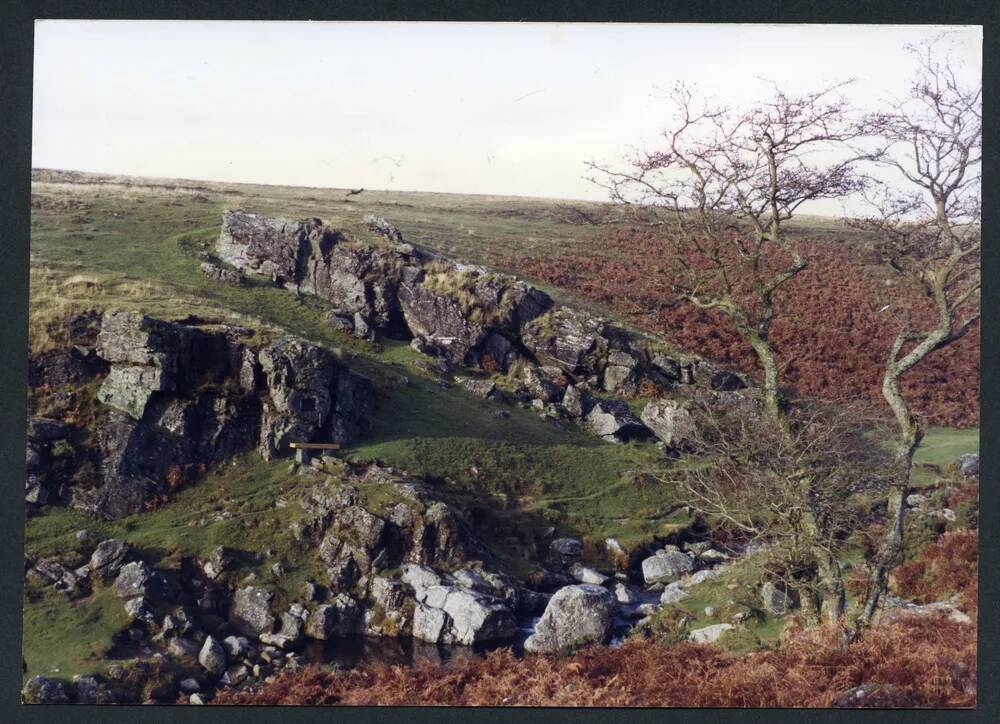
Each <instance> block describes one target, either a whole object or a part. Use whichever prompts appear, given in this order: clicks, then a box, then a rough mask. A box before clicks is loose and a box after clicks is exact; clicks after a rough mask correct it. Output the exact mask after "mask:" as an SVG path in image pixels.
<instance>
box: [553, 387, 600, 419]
mask: <svg viewBox="0 0 1000 724" xmlns="http://www.w3.org/2000/svg"><path fill="white" fill-rule="evenodd" d="M561 405H562V408H563V410H564V411H565V412H566V414H567V415H569V416H570V417H573V418H579V417H585V416H587V415H588V414H589V413H590V411H591V409H593V407H594V400H593V398H592V397H591V396H590V395H589V394H587V393H586V392H584V391H583V390H581V389H580V388H579V387H577V386H575V385H568V386H567V387H566V391H565V392H564V393H563V397H562V402H561Z"/></svg>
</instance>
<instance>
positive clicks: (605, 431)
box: [584, 400, 650, 442]
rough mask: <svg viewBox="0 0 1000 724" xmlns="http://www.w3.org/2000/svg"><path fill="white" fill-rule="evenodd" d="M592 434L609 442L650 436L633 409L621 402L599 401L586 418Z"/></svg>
mask: <svg viewBox="0 0 1000 724" xmlns="http://www.w3.org/2000/svg"><path fill="white" fill-rule="evenodd" d="M584 420H585V422H586V425H587V427H588V428H590V430H591V432H593V433H594V434H595V435H598V436H599V437H602V438H604V439H605V440H607V441H608V442H628V441H629V440H634V439H643V438H647V437H649V436H650V431H649V428H648V427H646V426H645V425H643V424H642V422H640V421H639V419H638V418H637V417H636V416H635V414H634V413H633V412H632V410H631V408H630V407H629V406H628V405H627V404H626V403H625V402H623V401H621V400H597V401H595V402H594V406H593V408H591V410H590V412H589V413H587V416H586V417H585V418H584Z"/></svg>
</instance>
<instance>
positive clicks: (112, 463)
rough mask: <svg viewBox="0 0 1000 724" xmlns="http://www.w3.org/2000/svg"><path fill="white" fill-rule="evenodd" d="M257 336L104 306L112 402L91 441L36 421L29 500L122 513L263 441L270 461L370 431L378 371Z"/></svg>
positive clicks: (104, 388)
mask: <svg viewBox="0 0 1000 724" xmlns="http://www.w3.org/2000/svg"><path fill="white" fill-rule="evenodd" d="M88 329H89V328H88ZM79 333H80V334H83V332H79ZM248 334H249V330H244V329H241V328H237V327H232V326H224V325H217V324H212V323H205V322H202V321H201V320H197V319H189V320H183V321H180V322H170V321H164V320H159V319H154V318H151V317H148V316H145V315H142V314H137V313H133V312H108V313H106V314H105V315H104V316H103V317H102V318H101V320H100V329H99V331H97V332H94V333H93V334H91V338H92V340H93V342H94V344H95V347H94V350H95V352H94V353H95V354H96V355H97V356H98V357H99V359H101V360H102V362H103V364H104V365H105V366H106V368H107V374H106V375H105V376H104V378H103V381H102V383H101V385H100V389H99V390H98V392H97V400H98V401H99V402H100V403H103V406H104V411H103V412H102V414H101V415H100V417H99V418H98V419H97V421H96V424H95V425H94V428H93V429H92V430H91V432H92V433H93V434H91V435H89V438H90V441H89V443H88V445H87V446H85V447H78V446H74V443H73V439H74V438H75V437H76V430H75V429H74V428H72V427H70V426H68V425H65V424H62V423H58V424H48V425H46V424H44V423H39V424H37V425H36V426H35V427H36V428H37V430H29V445H28V450H27V461H28V478H27V481H26V490H25V499H26V501H27V502H28V503H30V504H34V505H44V504H47V503H52V502H65V501H69V502H71V503H72V504H73V505H74V506H76V507H78V508H82V509H84V510H87V511H90V512H93V513H96V514H99V515H102V516H104V517H108V518H118V517H122V516H125V515H129V514H132V513H135V512H137V511H140V510H142V509H143V508H144V507H146V506H147V504H149V503H150V501H154V500H156V499H158V498H159V497H160V496H163V495H168V494H169V493H170V491H171V490H172V488H174V487H176V486H177V485H178V484H182V483H183V482H184V481H185V480H186V478H187V477H188V476H189V475H192V474H196V473H197V472H198V471H199V470H202V469H204V467H205V466H209V465H213V464H215V463H218V462H221V461H223V460H226V459H229V458H231V457H233V456H235V455H238V454H240V453H244V452H247V451H249V450H253V449H254V448H259V450H260V452H261V454H262V455H263V456H264V457H265V458H268V459H270V458H273V457H276V456H283V455H288V454H290V453H291V450H290V448H289V443H290V442H295V441H298V442H313V441H326V442H337V443H347V442H350V441H352V440H355V439H358V438H359V437H360V436H362V435H363V434H364V433H365V432H366V430H367V429H368V426H369V424H370V417H371V414H372V412H373V405H374V397H375V390H374V388H373V386H372V384H371V383H370V382H369V381H368V380H366V379H364V378H362V377H359V376H357V375H355V374H353V373H352V372H351V371H350V370H349V369H348V368H347V367H346V366H345V365H344V364H343V363H342V362H341V361H340V360H338V359H337V358H336V357H335V356H334V355H333V354H332V353H331V352H329V351H327V350H325V349H322V348H320V347H317V346H315V345H312V344H308V343H306V342H304V341H302V340H300V339H296V338H291V337H284V338H280V339H278V340H275V341H273V342H271V343H269V344H264V345H249V344H246V343H245V342H244V341H243V340H244V338H245V337H246V336H247V335H248ZM56 452H58V453H59V454H58V455H56V454H54V453H56ZM84 462H88V463H89V464H90V467H92V468H94V469H95V470H94V473H93V475H92V476H91V477H90V478H89V479H87V480H83V481H80V482H78V481H77V480H75V478H80V477H81V472H85V471H86V470H87V469H90V468H89V467H87V466H84V465H83V463H84Z"/></svg>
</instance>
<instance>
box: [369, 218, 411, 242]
mask: <svg viewBox="0 0 1000 724" xmlns="http://www.w3.org/2000/svg"><path fill="white" fill-rule="evenodd" d="M362 221H364V223H365V226H367V227H368V230H369V231H374V232H375V233H376V234H378V235H379V236H383V237H385V238H386V239H389V240H390V241H395V242H396V243H398V244H401V243H403V232H401V231H400V230H399V228H398V227H396V226H395V225H394V224H390V223H389V222H388V221H386V219H385V217H384V216H378V215H377V214H365V215H364V218H363V219H362Z"/></svg>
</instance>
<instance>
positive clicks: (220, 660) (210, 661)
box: [198, 636, 228, 676]
mask: <svg viewBox="0 0 1000 724" xmlns="http://www.w3.org/2000/svg"><path fill="white" fill-rule="evenodd" d="M198 663H199V664H201V665H202V668H204V669H205V670H206V671H207V672H209V673H210V674H214V675H215V676H222V674H224V673H225V671H226V664H227V663H228V657H227V656H226V649H225V648H224V647H223V645H222V644H221V643H219V641H218V640H217V639H216V638H214V637H212V636H206V637H205V643H204V644H202V647H201V650H200V651H199V652H198Z"/></svg>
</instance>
